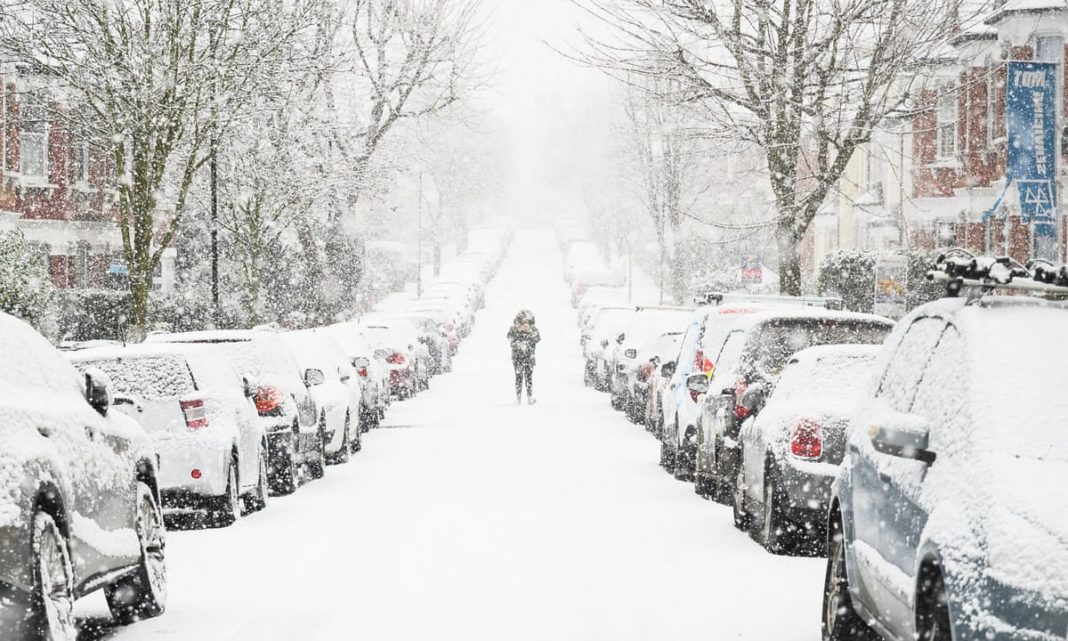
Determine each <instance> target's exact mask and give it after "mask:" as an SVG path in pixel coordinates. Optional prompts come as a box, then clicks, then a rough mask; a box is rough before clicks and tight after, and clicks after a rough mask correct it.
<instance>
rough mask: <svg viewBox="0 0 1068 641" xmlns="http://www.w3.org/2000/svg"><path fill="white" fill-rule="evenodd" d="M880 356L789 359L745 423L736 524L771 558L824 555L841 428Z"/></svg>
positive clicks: (830, 348) (855, 351) (818, 351)
mask: <svg viewBox="0 0 1068 641" xmlns="http://www.w3.org/2000/svg"><path fill="white" fill-rule="evenodd" d="M878 352H879V347H878V346H876V345H823V346H819V347H810V348H808V349H805V350H802V351H800V352H798V353H797V354H794V355H793V356H792V357H791V358H790V362H789V363H787V365H786V368H785V369H783V372H782V374H781V375H780V377H779V380H778V382H777V383H776V384H775V389H774V391H772V392H771V394H770V395H769V396H768V398H767V401H766V403H764V405H763V407H762V408H761V409H760V410H759V414H757V416H756V417H754V418H752V419H750V420H747V421H745V422H744V423H742V427H741V431H740V433H739V436H738V440H739V442H740V443H741V450H742V462H741V466H740V468H739V470H738V482H737V484H736V487H735V491H734V497H733V499H734V500H733V503H734V524H735V525H736V526H738V527H739V528H740V529H742V530H752V531H753V533H754V534H756V535H758V539H759V540H760V542H761V543H762V544H763V545H764V547H766V548H767V549H768V551H770V552H774V553H777V554H778V553H794V552H797V553H810V554H811V553H821V552H823V549H824V538H823V525H824V523H825V522H826V514H827V501H828V499H829V498H830V494H831V483H832V481H834V478H835V476H837V474H838V465H839V463H841V462H842V457H843V456H844V455H845V441H846V427H847V426H848V423H849V418H850V416H852V414H853V411H854V410H855V409H856V403H857V401H858V400H859V398H860V396H861V394H863V393H865V392H866V391H867V387H868V385H869V384H870V383H871V379H872V375H873V372H874V371H875V357H876V355H877V354H878ZM753 393H758V392H757V391H755V390H754V392H753ZM747 400H748V399H743V402H745V401H747Z"/></svg>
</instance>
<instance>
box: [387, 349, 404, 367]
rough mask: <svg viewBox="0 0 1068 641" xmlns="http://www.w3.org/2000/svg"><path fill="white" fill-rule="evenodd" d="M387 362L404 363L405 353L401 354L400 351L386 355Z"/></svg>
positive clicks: (393, 363) (392, 363)
mask: <svg viewBox="0 0 1068 641" xmlns="http://www.w3.org/2000/svg"><path fill="white" fill-rule="evenodd" d="M386 362H387V363H389V364H390V365H404V363H405V359H404V354H401V353H400V352H393V353H392V354H390V355H389V356H387V357H386Z"/></svg>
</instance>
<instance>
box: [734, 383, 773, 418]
mask: <svg viewBox="0 0 1068 641" xmlns="http://www.w3.org/2000/svg"><path fill="white" fill-rule="evenodd" d="M767 397H768V388H767V385H765V384H764V383H753V384H752V385H750V386H749V387H748V388H747V389H746V390H745V392H744V393H743V394H742V398H741V399H740V403H741V405H742V407H744V408H746V410H748V415H749V416H753V415H754V414H756V413H757V412H759V411H760V410H762V409H764V401H765V400H767Z"/></svg>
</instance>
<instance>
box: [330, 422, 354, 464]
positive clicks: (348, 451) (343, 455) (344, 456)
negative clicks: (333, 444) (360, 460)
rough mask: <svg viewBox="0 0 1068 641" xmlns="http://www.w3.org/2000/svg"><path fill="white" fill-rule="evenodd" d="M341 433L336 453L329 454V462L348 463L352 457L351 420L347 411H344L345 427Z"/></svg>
mask: <svg viewBox="0 0 1068 641" xmlns="http://www.w3.org/2000/svg"><path fill="white" fill-rule="evenodd" d="M343 429H344V431H343V432H342V433H341V447H340V448H339V449H338V451H337V453H336V454H331V455H330V458H329V461H328V462H329V463H331V464H334V465H337V464H339V463H348V462H349V459H350V458H351V457H352V431H351V430H352V420H351V418H350V415H349V413H348V412H346V413H345V427H344V428H343Z"/></svg>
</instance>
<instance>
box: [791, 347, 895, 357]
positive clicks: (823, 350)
mask: <svg viewBox="0 0 1068 641" xmlns="http://www.w3.org/2000/svg"><path fill="white" fill-rule="evenodd" d="M882 348H883V346H882V345H867V344H864V343H847V344H841V345H838V344H836V345H816V346H815V347H806V348H805V349H803V350H801V351H800V352H796V353H795V354H794V355H793V356H791V357H790V360H791V361H807V360H819V359H821V358H835V357H837V358H851V357H858V356H867V357H871V358H875V357H876V356H878V354H879V350H881V349H882Z"/></svg>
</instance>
